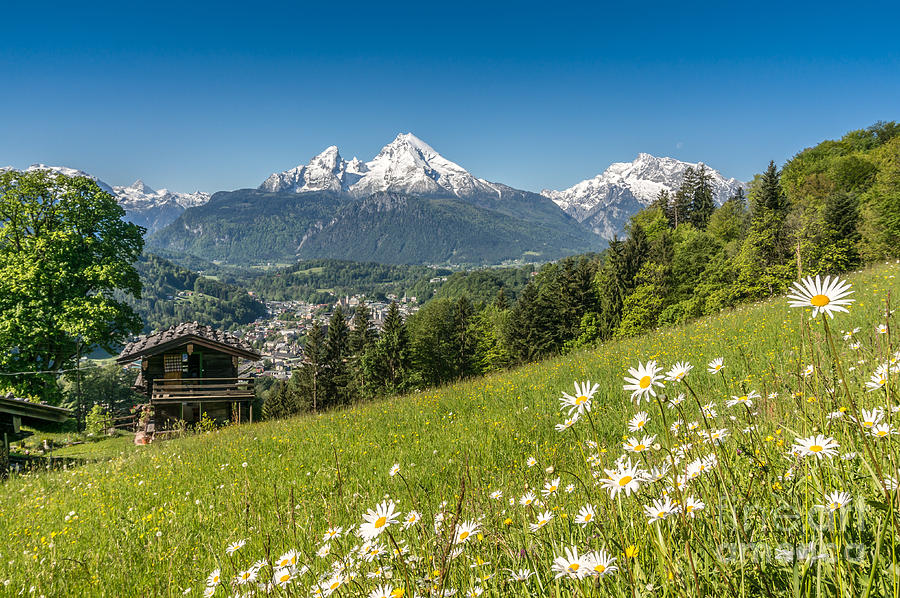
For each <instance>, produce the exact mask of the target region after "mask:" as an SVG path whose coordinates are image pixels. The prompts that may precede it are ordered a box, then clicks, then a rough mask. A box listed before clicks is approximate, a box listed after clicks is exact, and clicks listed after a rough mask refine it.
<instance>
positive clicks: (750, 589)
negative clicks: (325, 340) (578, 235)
mask: <svg viewBox="0 0 900 598" xmlns="http://www.w3.org/2000/svg"><path fill="white" fill-rule="evenodd" d="M898 272H900V267H898V266H897V265H895V264H890V265H883V266H880V267H877V268H875V269H872V270H868V271H866V272H864V273H861V274H856V275H853V276H850V277H849V280H850V281H851V282H852V283H853V285H854V290H855V294H854V295H853V297H854V298H855V299H856V302H855V303H854V304H853V305H852V307H851V308H850V313H849V314H838V315H837V317H836V318H835V319H834V320H832V321H830V322H829V323H830V325H831V333H832V334H831V339H832V340H833V343H834V346H835V348H836V352H837V356H838V358H839V363H840V368H841V370H840V372H841V373H842V375H841V374H840V373H836V372H835V369H834V368H835V367H836V366H835V365H834V363H835V362H834V360H833V359H832V354H831V351H830V348H829V342H828V341H829V336H827V335H826V333H825V328H824V324H823V320H822V318H821V317H820V318H818V319H816V320H812V321H811V320H810V313H809V310H808V309H790V308H788V306H787V301H786V300H785V299H784V298H779V299H774V300H771V301H767V302H764V303H761V304H757V305H753V306H748V307H744V308H741V309H738V310H735V311H731V312H728V313H724V314H721V315H719V316H716V317H709V318H705V319H703V320H700V321H698V322H695V323H693V324H691V325H687V326H683V327H678V328H672V329H667V330H663V331H659V332H655V333H652V334H649V335H646V336H642V337H639V338H634V339H628V340H623V341H617V342H611V343H607V344H604V345H602V346H600V347H597V348H596V349H593V350H587V351H581V352H578V353H573V354H570V355H567V356H564V357H560V358H556V359H552V360H548V361H546V362H543V363H538V364H533V365H529V366H527V367H523V368H521V369H518V370H515V371H512V372H507V373H502V374H498V375H494V376H490V377H487V378H483V379H478V380H473V381H469V382H463V383H460V384H455V385H452V386H448V387H446V388H442V389H437V390H433V391H428V392H420V393H413V394H410V395H408V396H404V397H400V398H397V399H393V400H388V401H383V402H378V403H374V404H368V405H362V406H358V407H355V408H352V409H346V410H341V411H335V412H330V413H326V414H322V415H315V416H306V417H299V418H296V419H291V420H285V421H277V422H269V423H259V424H253V425H244V426H240V427H234V428H229V429H225V430H222V431H219V432H215V433H209V434H203V435H199V436H194V437H190V438H185V439H181V440H174V441H170V442H167V443H162V444H159V445H154V446H147V447H136V448H129V449H128V450H122V448H123V447H121V446H117V447H115V448H114V449H113V451H112V452H113V453H114V455H115V456H113V458H111V459H110V460H108V461H104V462H100V463H95V464H91V465H87V466H83V467H78V468H74V469H71V470H69V471H59V472H49V473H37V474H30V475H27V476H21V477H13V478H12V479H10V480H9V481H7V482H6V483H3V484H0V537H2V538H3V542H2V543H0V592H5V593H7V594H9V595H18V594H20V593H22V594H24V595H35V596H38V595H44V596H63V595H85V596H88V595H90V596H103V595H111V596H130V595H136V596H156V595H159V596H168V595H172V596H175V595H182V593H185V592H186V593H187V594H188V595H203V594H204V592H206V593H207V594H213V595H216V596H228V595H232V594H235V593H237V594H250V595H255V594H260V595H262V594H263V593H268V592H271V593H272V594H274V595H291V596H309V595H316V594H321V595H333V596H369V595H372V596H380V595H381V594H379V593H378V592H381V593H382V594H387V595H392V596H395V597H396V596H413V595H419V596H424V595H450V594H451V593H452V592H454V591H455V592H456V595H458V596H468V595H479V593H480V594H481V595H483V596H532V595H539V596H571V595H576V596H595V595H596V596H605V595H612V596H702V595H710V594H712V593H719V594H721V595H737V596H757V595H763V596H765V595H773V596H774V595H778V596H781V595H787V596H862V595H872V596H883V595H894V596H896V595H897V592H898V589H897V588H898V586H900V583H898V582H900V555H898V553H897V548H898V546H897V542H898V539H900V535H898V529H900V528H898V517H897V505H898V501H897V492H896V491H894V490H895V489H896V479H894V480H891V479H890V478H891V477H893V478H896V477H897V440H896V436H894V435H893V433H892V430H893V428H888V430H889V431H888V433H887V434H886V435H883V436H881V437H879V436H876V435H874V434H873V429H875V428H874V427H869V428H864V427H862V426H861V425H859V424H856V423H854V421H853V420H852V419H851V416H852V415H854V414H860V413H859V411H858V410H859V409H861V408H863V407H865V408H867V409H870V408H872V407H879V406H880V407H881V408H882V409H883V411H881V412H875V413H874V414H873V413H866V414H864V415H861V416H860V418H858V419H860V421H861V422H862V421H863V420H864V419H867V418H868V419H871V418H874V419H878V418H879V417H880V418H881V421H880V422H874V423H876V424H877V425H882V424H887V425H889V426H892V425H893V423H894V422H896V418H897V416H896V414H895V413H894V412H893V410H892V409H891V407H892V406H893V405H894V404H895V403H896V395H895V393H896V392H897V390H898V388H897V377H898V376H897V374H896V373H890V374H889V375H887V376H886V379H887V380H888V382H887V384H886V385H885V386H884V387H883V388H879V389H878V390H876V391H874V392H868V391H867V389H866V387H865V383H866V382H868V381H869V380H870V376H871V375H872V373H873V371H874V370H875V369H876V367H877V366H878V365H879V364H881V363H882V362H884V361H886V360H887V359H889V357H890V356H891V355H892V351H893V348H892V347H890V334H880V333H879V332H878V331H877V330H876V326H878V325H879V324H885V323H886V321H888V320H886V316H885V313H884V311H885V304H886V300H887V298H888V296H889V295H890V294H891V293H893V295H894V296H895V297H896V296H897V295H898V293H897V291H898V290H900V282H898V280H897V278H896V275H897V274H898ZM855 327H859V328H860V330H859V332H857V333H856V334H855V335H853V337H852V338H848V339H846V340H845V339H844V338H843V337H842V334H841V331H842V330H846V331H850V330H852V329H853V328H855ZM855 342H858V343H859V345H858V346H857V345H856V344H854V343H855ZM717 357H722V358H724V368H723V370H722V372H723V373H720V374H709V373H708V372H707V363H708V362H709V361H710V360H712V359H713V358H717ZM648 360H656V361H657V362H658V363H659V364H660V366H662V367H664V368H665V369H666V370H667V369H668V368H669V367H670V366H672V365H673V364H674V363H675V362H676V361H687V362H690V363H691V364H693V365H694V369H693V370H692V371H691V372H690V373H689V374H688V375H687V377H686V378H685V380H686V382H687V384H686V383H685V382H665V387H664V388H660V387H656V388H657V392H658V397H659V401H656V400H652V401H644V402H643V403H641V404H640V405H635V403H634V402H633V401H632V400H631V399H630V397H629V395H630V392H627V391H624V390H623V388H622V385H623V376H625V375H626V374H627V370H628V368H630V367H635V366H637V365H638V363H639V362H647V361H648ZM807 366H811V367H812V371H811V373H809V374H808V375H804V374H805V372H806V370H807ZM654 378H655V376H654ZM585 380H590V381H592V383H596V384H597V385H598V388H597V389H596V391H595V392H594V393H593V398H592V400H591V401H590V402H589V404H590V405H591V407H592V408H591V411H590V412H588V413H585V414H584V415H583V416H582V417H581V418H580V420H579V421H577V422H576V423H574V425H572V426H571V427H568V428H567V429H564V430H562V431H557V429H556V428H557V426H558V425H560V424H564V422H565V420H566V419H567V418H568V412H567V410H566V409H562V408H561V406H560V402H559V397H561V396H562V395H561V393H563V392H568V393H572V392H573V382H574V381H585ZM751 391H756V392H758V393H759V395H760V396H759V397H756V398H754V397H755V395H754V394H753V393H752V392H751ZM682 394H684V395H685V399H684V400H683V401H682V402H680V403H678V399H677V397H679V395H682ZM732 397H735V398H738V399H739V401H738V403H736V404H734V406H728V405H727V401H729V400H732ZM746 397H749V398H750V403H749V404H748V403H747V402H746V401H740V399H741V398H746ZM673 399H674V400H673ZM710 404H712V405H710ZM701 406H703V408H704V409H705V410H706V415H707V416H708V417H703V416H702V415H701ZM640 412H646V413H647V415H646V416H644V417H643V418H638V419H644V420H648V421H647V423H646V424H644V425H642V426H639V425H638V424H639V423H640V422H637V421H636V422H634V423H633V424H632V425H631V427H632V428H634V430H635V431H629V420H631V418H632V417H633V416H635V415H636V414H639V413H640ZM833 414H837V415H833ZM676 420H680V421H681V425H680V427H679V428H678V430H677V433H676V432H675V431H674V429H673V424H674V422H675V421H676ZM691 428H695V429H691ZM816 434H823V435H824V436H826V437H828V438H830V439H833V440H834V441H835V442H836V443H837V444H839V447H838V448H837V449H835V450H836V452H835V454H834V455H833V456H825V458H818V457H819V456H822V455H824V454H826V453H829V452H830V450H829V449H828V443H827V442H826V441H825V440H824V439H820V440H817V441H815V442H813V443H812V444H815V443H823V444H825V445H826V446H825V448H826V450H825V451H823V452H822V453H821V455H818V456H815V455H814V456H798V455H792V454H790V451H791V446H792V445H793V444H794V443H795V442H797V441H798V440H799V439H802V438H805V437H808V436H813V435H816ZM704 435H707V436H709V435H711V436H712V438H707V439H706V440H704V438H703V436H704ZM644 436H650V438H647V439H644ZM632 437H633V438H634V440H631V441H628V442H629V445H630V447H631V448H630V450H629V451H626V449H625V448H624V447H623V442H624V441H626V440H627V439H629V438H632ZM98 444H101V445H102V443H98ZM812 444H810V443H807V445H808V446H812ZM92 450H94V451H95V454H96V449H95V448H92ZM807 454H808V455H813V453H810V452H809V451H807ZM816 454H818V453H816ZM623 455H627V457H628V458H629V462H624V461H622V460H621V459H620V457H621V456H623ZM531 459H533V461H530V460H531ZM529 463H533V465H530V464H529ZM629 463H630V464H631V466H632V467H631V468H630V469H629V468H628V466H629ZM394 464H399V473H397V475H393V476H392V475H390V474H389V470H391V468H392V466H393V465H394ZM626 476H627V477H629V478H630V479H629V480H625V477H626ZM610 477H612V479H613V482H609V481H608V480H604V479H605V478H610ZM617 482H623V483H621V484H617ZM605 484H609V485H611V486H613V487H614V488H616V490H623V491H617V492H615V494H614V495H613V493H612V492H610V491H609V490H608V489H607V488H606V487H605ZM635 485H637V486H639V488H638V489H637V490H636V492H633V493H627V492H625V491H624V490H625V489H630V488H631V487H633V486H635ZM833 492H845V493H846V496H844V495H839V496H838V495H834V496H833V495H831V493H833ZM498 493H499V497H498ZM382 502H385V503H394V504H395V508H396V510H397V511H398V512H399V513H400V514H399V515H398V517H397V518H396V519H397V521H396V522H392V518H391V517H390V514H389V513H388V514H387V517H386V518H385V519H383V520H382V519H380V516H381V515H382V514H385V513H383V512H379V513H376V514H375V515H374V516H372V517H371V523H372V525H369V526H363V527H362V528H361V529H360V528H359V526H360V524H363V523H364V519H363V514H364V513H366V511H367V510H368V509H375V508H376V506H377V505H378V504H379V503H382ZM522 503H528V504H522ZM687 505H695V507H694V509H692V510H690V511H689V510H688V509H687V508H686V507H687ZM817 505H822V506H821V507H820V506H817ZM384 506H385V507H387V508H388V510H390V504H386V505H384ZM587 506H591V507H592V509H593V513H594V515H593V516H592V517H590V519H591V520H590V521H587V522H585V521H584V519H585V518H586V517H585V514H586V513H587V511H584V510H582V509H583V508H584V507H587ZM417 517H418V519H419V520H418V521H417V522H415V523H414V524H411V525H408V526H407V525H406V524H407V523H409V522H410V521H411V520H415V519H417ZM542 522H543V523H542ZM329 530H331V533H332V534H333V536H334V537H332V538H328V539H326V538H325V535H326V533H328V531H329ZM467 530H468V533H467ZM358 532H363V533H367V535H369V536H374V537H373V538H372V539H371V541H365V540H364V539H363V538H361V537H360V536H359V535H358ZM239 541H246V543H245V544H244V545H243V546H241V547H239V548H237V549H235V550H233V551H232V552H231V553H230V554H229V553H228V552H226V546H228V545H229V544H231V543H233V542H239ZM573 551H575V552H577V554H573ZM282 557H284V559H283V560H285V561H286V562H285V563H283V564H284V565H285V566H280V564H281V563H279V561H280V560H282ZM557 557H559V558H560V559H562V560H560V561H558V562H557V563H556V567H555V568H554V560H555V559H556V558H557ZM566 559H569V560H566ZM216 571H218V573H219V578H218V582H219V583H218V584H212V585H211V586H210V587H207V586H208V577H209V576H210V575H211V573H215V572H216ZM241 574H243V576H245V577H248V578H250V581H248V582H247V583H243V582H244V580H242V579H240V578H239V576H241ZM212 581H216V580H212ZM278 582H282V584H283V585H281V584H279V583H278ZM382 585H386V586H387V587H380V586H382Z"/></svg>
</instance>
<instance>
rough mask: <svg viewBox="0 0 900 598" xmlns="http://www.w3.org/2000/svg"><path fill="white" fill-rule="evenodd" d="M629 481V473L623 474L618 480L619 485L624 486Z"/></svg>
mask: <svg viewBox="0 0 900 598" xmlns="http://www.w3.org/2000/svg"><path fill="white" fill-rule="evenodd" d="M629 482H631V476H630V475H627V476H623V477H622V478H621V479H620V480H619V486H622V487H625V486H627V485H628V483H629Z"/></svg>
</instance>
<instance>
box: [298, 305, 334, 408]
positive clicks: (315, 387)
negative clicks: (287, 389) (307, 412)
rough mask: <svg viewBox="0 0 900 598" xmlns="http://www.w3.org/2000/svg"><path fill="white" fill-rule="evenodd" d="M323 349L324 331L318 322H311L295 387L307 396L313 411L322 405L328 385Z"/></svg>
mask: <svg viewBox="0 0 900 598" xmlns="http://www.w3.org/2000/svg"><path fill="white" fill-rule="evenodd" d="M325 349H326V347H325V332H324V331H323V330H322V326H320V325H319V323H318V322H313V325H312V328H310V331H309V333H308V334H307V336H306V346H305V347H304V348H303V365H302V366H301V367H300V372H299V380H298V381H297V387H298V388H299V390H300V392H301V393H302V394H303V395H305V396H306V397H307V398H308V400H309V404H310V405H311V406H312V410H313V411H317V410H318V409H319V407H321V406H322V404H323V401H322V398H323V397H324V396H326V389H327V388H328V386H329V385H328V373H327V371H326V352H325Z"/></svg>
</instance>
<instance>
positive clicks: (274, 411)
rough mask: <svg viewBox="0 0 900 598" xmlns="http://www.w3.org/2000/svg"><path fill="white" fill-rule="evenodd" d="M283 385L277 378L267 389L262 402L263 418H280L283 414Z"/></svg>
mask: <svg viewBox="0 0 900 598" xmlns="http://www.w3.org/2000/svg"><path fill="white" fill-rule="evenodd" d="M285 386H286V385H285V383H284V382H282V381H280V380H279V381H278V382H276V383H275V385H274V386H272V387H271V388H270V389H269V391H268V395H267V396H266V400H265V401H264V402H263V418H265V419H267V420H274V419H281V418H283V417H284V416H285V405H284V387H285Z"/></svg>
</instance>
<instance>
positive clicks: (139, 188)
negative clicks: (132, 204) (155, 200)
mask: <svg viewBox="0 0 900 598" xmlns="http://www.w3.org/2000/svg"><path fill="white" fill-rule="evenodd" d="M122 189H128V190H129V191H135V192H137V193H145V194H148V195H155V194H156V191H154V190H153V189H151V188H150V186H149V185H147V184H146V183H145V182H144V181H142V180H141V179H138V180H136V181H135V182H133V183H131V184H130V185H128V186H127V187H122ZM162 191H163V192H165V191H166V189H163V190H162Z"/></svg>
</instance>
